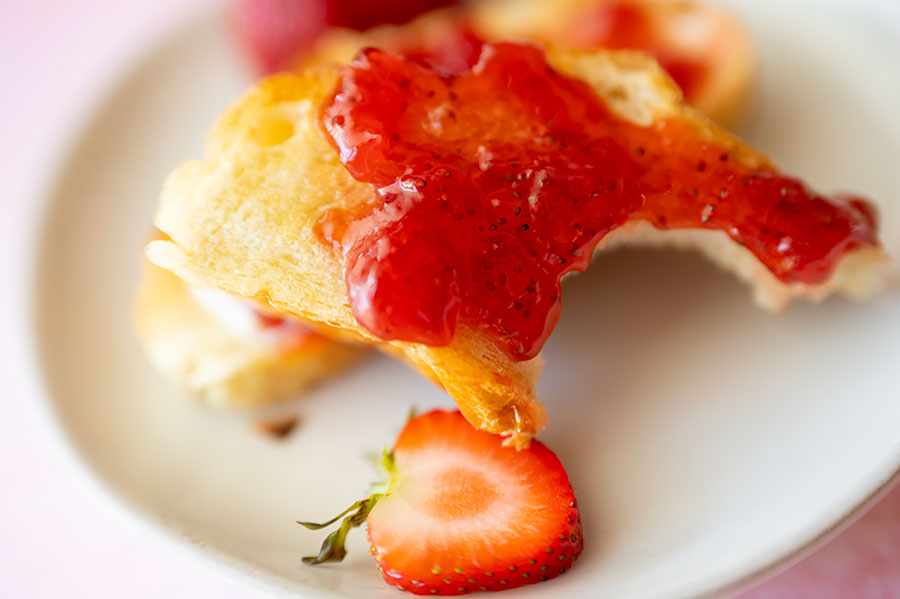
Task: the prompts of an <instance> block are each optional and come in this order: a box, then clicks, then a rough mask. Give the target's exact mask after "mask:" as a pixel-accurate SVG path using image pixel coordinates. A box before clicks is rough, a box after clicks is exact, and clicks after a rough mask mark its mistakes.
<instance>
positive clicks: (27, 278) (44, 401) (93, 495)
mask: <svg viewBox="0 0 900 599" xmlns="http://www.w3.org/2000/svg"><path fill="white" fill-rule="evenodd" d="M221 9H222V7H221V5H220V4H212V5H210V4H206V5H203V4H199V5H198V6H197V7H196V8H195V9H194V10H192V11H186V13H185V14H183V15H182V16H181V18H179V19H175V20H174V21H173V22H170V23H169V24H168V26H167V27H166V28H165V29H164V31H163V33H161V34H157V35H152V36H147V39H145V40H143V41H142V43H140V44H136V45H135V46H134V47H132V49H131V52H130V54H129V55H128V56H127V57H125V58H123V59H121V60H120V61H119V62H118V63H117V64H116V65H115V67H114V68H112V69H110V71H109V72H108V73H106V74H105V76H104V77H102V78H99V79H98V80H97V81H95V82H94V83H92V84H91V87H92V88H93V90H92V92H90V93H89V94H88V97H87V100H86V101H84V102H82V104H81V106H79V107H78V108H77V109H75V110H73V111H72V112H71V115H70V117H69V119H68V122H67V123H66V128H65V130H64V132H63V133H62V134H61V135H60V136H59V139H60V141H59V142H58V143H56V144H53V146H52V148H51V149H50V150H48V151H46V152H45V159H44V160H43V161H42V162H43V163H44V164H46V165H47V168H46V169H43V171H42V172H45V173H50V176H49V177H46V178H42V179H41V180H42V182H41V183H39V184H37V185H36V186H35V185H33V186H32V188H31V189H29V190H28V196H29V199H31V200H33V202H32V206H33V207H32V209H31V210H29V211H26V214H25V217H24V219H23V220H24V223H23V225H24V228H25V235H24V236H23V241H22V242H21V246H23V247H20V248H19V249H20V250H22V252H21V255H22V257H23V269H22V272H21V274H20V276H19V277H16V278H20V279H23V280H20V281H19V282H20V283H21V284H20V285H19V287H18V291H17V293H16V294H15V298H16V299H18V303H19V305H16V299H14V300H13V307H14V309H15V310H16V313H18V314H22V315H23V318H18V319H13V320H14V322H13V329H12V335H11V337H12V340H13V342H14V346H17V347H20V348H22V351H21V352H20V353H19V354H18V357H15V356H16V353H15V352H14V353H13V356H14V358H13V372H16V373H18V374H19V376H17V377H13V378H14V379H17V382H18V383H19V386H20V391H21V397H22V398H23V400H25V404H26V405H27V406H28V409H27V410H26V412H28V413H29V414H30V416H31V420H32V422H33V423H35V424H36V429H37V430H39V431H40V433H41V434H40V435H39V437H40V441H41V442H42V444H43V445H44V446H45V447H47V448H48V449H49V453H50V455H51V457H52V459H53V460H54V461H55V462H56V463H57V464H58V465H60V466H61V467H62V470H63V471H64V472H65V473H66V475H67V478H68V480H69V481H70V482H71V483H73V486H75V487H76V488H77V489H78V491H79V492H81V494H82V495H83V496H85V497H87V498H89V500H90V501H91V502H92V503H94V504H95V505H97V506H99V507H101V509H103V511H104V513H107V514H110V515H111V516H112V519H114V520H115V521H116V522H118V523H120V524H122V525H123V527H124V528H126V529H127V530H129V531H132V532H133V533H134V534H140V535H141V536H142V537H143V538H145V539H148V540H150V541H151V543H152V545H153V546H155V547H157V548H158V549H159V550H161V551H167V550H168V551H170V552H172V553H174V554H176V556H177V559H179V560H181V561H183V562H188V563H194V564H196V565H197V566H198V567H200V568H203V569H204V570H205V571H207V572H210V573H212V574H213V575H216V576H218V577H219V578H220V579H225V580H229V581H235V582H238V583H240V584H241V585H242V586H243V587H244V588H246V589H247V590H250V591H254V592H262V593H266V594H268V595H270V596H278V597H287V596H292V597H297V596H298V595H297V592H298V591H297V590H296V589H295V588H290V587H288V586H286V585H285V584H284V582H283V580H282V578H281V577H279V576H275V575H271V574H264V573H261V572H258V571H256V570H255V569H254V568H253V567H251V565H250V564H248V563H246V562H244V561H242V560H240V559H237V558H234V557H232V556H231V555H230V554H228V552H226V551H224V550H220V549H217V548H213V547H208V546H205V545H202V544H200V543H197V542H195V541H192V540H191V538H190V537H189V535H188V534H187V532H186V531H181V530H179V529H178V528H177V526H175V525H171V524H167V523H165V522H162V521H159V520H158V519H157V518H155V517H154V516H153V514H152V513H150V512H148V511H146V510H145V509H143V508H142V507H141V506H140V505H137V504H136V503H135V502H134V500H133V499H132V498H129V497H128V496H127V495H126V494H124V493H122V492H120V491H119V490H117V489H116V488H115V487H114V486H113V485H112V483H111V481H108V480H106V479H105V478H104V477H103V475H102V474H100V473H99V472H97V471H96V469H95V468H93V467H92V465H91V463H90V462H89V460H88V459H87V458H86V457H85V456H84V455H83V453H82V451H81V450H80V449H79V448H78V446H77V444H76V443H75V442H74V440H73V438H72V436H71V434H70V432H69V431H68V429H67V428H66V427H65V426H64V424H63V422H62V420H61V419H60V417H59V409H58V406H57V403H56V400H55V399H54V398H53V393H51V391H50V389H49V387H48V385H47V377H46V376H45V374H46V361H45V359H44V350H43V347H44V345H43V344H42V343H41V342H40V335H39V334H38V329H39V327H40V324H39V323H40V321H41V320H42V316H41V314H40V310H39V309H38V306H39V302H38V299H39V298H40V297H41V296H42V292H41V281H42V274H41V270H40V268H41V266H42V265H43V262H44V254H45V252H46V239H47V238H46V234H47V229H48V227H49V222H50V220H51V217H52V214H53V211H54V209H55V208H56V207H57V206H58V204H59V202H60V200H59V198H60V192H61V190H62V181H61V175H62V174H63V173H64V172H65V169H66V167H67V165H68V164H69V163H71V162H72V161H73V160H75V159H76V157H77V154H78V149H79V148H80V147H81V146H82V145H83V144H84V142H85V141H86V140H87V139H88V138H89V137H90V135H91V132H92V130H93V129H94V128H95V126H96V124H97V123H98V122H99V121H100V120H101V119H102V117H103V108H104V106H105V105H106V104H107V102H109V101H110V99H112V98H113V97H114V96H115V94H116V93H117V91H118V90H119V89H120V87H121V85H122V83H123V81H124V80H125V79H127V78H128V76H129V75H131V74H132V73H134V72H136V71H138V70H139V69H141V68H142V67H144V66H146V65H148V64H150V63H151V62H152V61H153V60H154V59H156V58H157V57H158V55H159V54H160V53H162V52H163V51H165V49H166V48H167V47H168V46H170V45H171V44H172V43H173V42H174V41H176V40H177V39H179V38H181V37H183V36H184V35H185V34H187V33H188V32H190V31H191V30H192V29H194V28H196V27H199V26H203V25H204V24H206V23H207V22H208V21H210V20H212V19H215V18H219V17H220V16H221V15H220V14H219V13H220V12H221ZM860 51H861V52H863V53H864V54H866V55H869V54H871V52H870V51H869V50H868V49H866V50H865V51H863V50H860ZM885 464H887V467H886V468H884V469H883V470H884V471H883V472H879V475H877V476H875V477H874V480H873V482H872V484H871V485H867V486H866V487H865V488H866V492H865V493H864V494H863V496H862V497H861V498H858V499H851V500H850V502H849V503H850V504H849V505H848V506H847V507H846V509H845V510H842V511H841V513H840V515H839V516H837V517H836V518H834V519H833V520H832V521H831V524H830V525H829V526H828V527H826V528H825V529H823V530H820V531H817V532H815V533H814V534H812V535H811V536H804V537H803V538H799V539H798V540H797V541H796V542H792V543H789V544H787V545H786V547H785V548H784V550H782V551H779V552H776V553H775V554H773V555H772V556H771V559H768V560H766V561H765V563H763V564H761V565H758V566H757V567H755V568H752V569H749V570H748V571H747V572H746V573H745V574H744V575H742V576H740V577H739V578H737V579H735V580H731V581H729V582H727V583H725V584H715V585H706V586H705V587H703V585H702V584H698V585H697V586H698V588H697V589H693V591H694V593H695V594H696V595H697V596H704V597H721V598H724V597H730V596H733V595H734V594H736V593H739V592H741V591H743V590H746V589H747V588H749V587H751V586H753V585H755V584H758V583H760V582H762V581H763V580H765V579H767V578H769V577H771V576H774V575H775V574H777V573H778V572H780V571H783V570H785V569H787V568H789V567H790V566H792V565H793V564H795V563H797V562H799V561H800V560H802V559H803V558H805V557H806V556H808V555H810V554H811V553H813V552H814V551H815V550H816V549H817V548H819V547H821V546H822V545H824V544H825V543H827V542H828V541H829V540H831V539H832V538H834V537H835V536H836V535H838V534H839V533H840V532H841V531H843V530H844V529H846V528H847V527H849V526H850V525H851V524H852V523H853V522H855V521H856V519H858V518H859V517H861V516H862V514H863V513H864V512H865V511H866V509H868V508H869V507H870V506H871V505H873V504H874V503H876V502H877V500H878V499H880V498H881V497H882V496H883V495H885V494H886V493H887V492H888V491H889V490H890V489H891V488H892V486H893V485H894V483H897V482H900V447H898V449H897V451H896V453H895V454H894V455H893V456H892V457H891V458H890V459H887V460H885ZM699 587H703V588H699ZM299 592H300V593H302V595H299V596H301V597H304V598H309V599H318V598H320V597H321V598H326V597H330V596H331V595H329V594H327V593H324V591H321V590H319V589H316V588H314V587H305V588H303V589H302V590H300V591H299Z"/></svg>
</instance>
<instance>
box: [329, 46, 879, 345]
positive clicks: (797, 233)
mask: <svg viewBox="0 0 900 599" xmlns="http://www.w3.org/2000/svg"><path fill="white" fill-rule="evenodd" d="M322 119H323V125H324V127H325V129H326V131H327V135H328V137H329V139H330V140H331V142H332V143H333V144H334V146H335V148H336V149H337V150H338V152H339V154H340V159H341V161H342V162H343V163H344V165H345V166H346V168H347V169H348V170H349V171H350V173H351V174H352V175H353V177H355V178H356V179H358V180H360V181H365V182H368V183H371V184H372V185H373V187H374V189H375V193H374V194H373V199H372V201H371V202H370V203H367V204H366V205H362V206H358V207H357V208H356V209H355V210H354V211H353V212H343V211H337V210H333V211H330V212H328V213H326V214H325V215H323V217H322V220H321V221H320V229H319V230H320V233H321V235H322V236H323V237H324V238H325V239H327V240H330V241H332V242H333V243H334V244H335V245H336V246H337V247H339V248H341V251H343V254H344V258H345V266H346V268H345V273H346V282H347V287H348V291H349V296H350V302H351V306H352V308H353V312H354V314H355V316H356V318H357V319H358V320H359V322H360V324H361V325H362V326H364V327H365V328H366V329H368V330H369V331H371V332H372V333H373V334H374V335H376V336H378V337H380V338H383V339H402V340H406V341H413V342H420V343H426V344H430V345H442V344H446V343H448V342H449V341H450V339H451V337H452V336H453V333H454V329H455V326H456V324H457V322H465V323H467V324H468V325H471V326H474V327H477V328H480V329H483V330H485V331H487V332H488V333H489V334H491V335H494V336H495V337H496V338H497V339H498V340H499V341H500V342H501V344H502V345H505V346H507V347H508V349H509V353H510V354H511V355H512V356H513V357H515V358H518V359H526V358H531V357H533V356H535V355H536V354H537V353H538V352H539V351H540V349H541V346H542V345H543V344H544V341H545V340H546V339H547V336H548V335H549V334H550V331H551V330H552V329H553V327H554V326H555V324H556V322H557V319H558V317H559V309H560V285H559V281H560V278H561V277H562V276H563V275H564V274H565V273H568V272H571V271H574V270H583V269H584V268H586V267H587V265H588V261H589V259H590V256H591V253H592V251H593V249H594V247H595V246H596V244H597V243H598V242H599V241H600V239H602V238H603V236H604V235H606V234H607V233H609V232H610V231H612V230H613V229H615V228H616V227H619V226H621V225H622V224H624V223H626V222H628V221H629V220H634V219H640V220H646V221H649V222H650V223H652V224H653V225H654V226H656V227H657V228H660V229H672V228H703V229H719V230H722V231H725V232H726V233H727V234H728V235H730V236H731V237H732V238H733V239H734V240H736V241H738V242H739V243H742V244H744V245H746V246H747V248H749V249H750V250H751V251H752V252H753V253H754V254H755V255H756V256H757V257H758V258H759V259H760V260H761V261H762V262H763V263H764V264H765V265H766V266H767V267H768V268H769V269H770V270H771V271H772V272H773V273H774V274H775V276H777V277H778V278H779V279H781V280H782V281H785V282H791V281H802V282H805V283H816V282H819V281H822V280H823V279H825V278H826V277H827V276H828V275H829V273H830V272H831V271H832V269H833V268H834V266H835V264H836V262H837V261H838V260H839V259H840V257H841V256H842V255H843V254H844V253H845V252H847V251H849V250H851V249H853V248H856V247H858V246H860V245H862V244H871V243H874V242H875V237H874V223H873V220H872V217H871V214H870V212H868V208H867V206H866V204H865V203H864V202H863V201H861V200H850V199H843V198H827V197H824V196H821V195H819V194H817V193H815V192H813V191H811V190H809V189H808V188H806V187H805V186H804V185H803V183H801V182H800V181H798V180H796V179H793V178H790V177H787V176H785V175H782V174H780V173H778V172H776V171H774V170H772V169H771V168H768V167H761V168H757V169H750V168H747V167H745V166H742V165H740V164H738V163H737V162H736V161H735V160H732V159H731V158H730V157H729V155H728V153H727V152H726V151H724V150H723V149H722V148H721V147H718V146H716V145H715V144H713V143H707V142H703V141H699V140H698V139H697V136H696V134H695V133H694V132H693V131H692V130H691V125H690V124H689V123H687V122H683V121H680V120H668V121H664V122H660V123H658V124H656V125H654V126H651V127H640V126H637V125H633V124H630V123H627V122H624V121H622V120H620V119H618V118H616V117H614V116H613V115H612V114H611V113H610V111H609V110H608V109H607V107H606V105H605V104H604V103H603V101H602V100H601V99H600V98H599V97H598V96H597V95H596V94H595V93H594V91H593V90H592V89H591V88H590V87H588V85H587V84H585V83H584V82H582V81H580V80H577V79H573V78H570V77H567V76H564V75H562V74H560V73H558V72H556V71H555V70H554V69H553V68H552V67H551V66H550V65H549V64H548V63H547V60H546V58H545V55H544V53H543V51H541V50H540V49H538V48H536V47H532V46H528V45H519V44H512V43H502V44H496V45H485V46H484V50H483V53H482V55H481V59H480V61H479V62H478V64H477V65H476V66H475V67H474V68H473V69H472V70H471V71H467V72H465V73H461V74H459V75H457V76H442V75H441V74H439V73H437V72H435V71H434V70H431V69H428V68H425V67H422V66H420V65H418V64H414V63H411V62H410V61H407V60H404V59H403V58H400V57H397V56H394V55H391V54H387V53H385V52H382V51H379V50H373V49H370V50H365V51H363V52H362V53H361V54H360V56H359V57H358V58H357V59H356V60H355V61H354V62H353V63H352V65H350V66H349V67H347V68H346V70H345V72H344V73H343V77H342V79H341V81H340V83H339V85H338V89H337V91H336V93H335V96H334V98H333V99H332V100H330V101H329V102H328V103H327V104H326V106H325V107H324V109H323V115H322Z"/></svg>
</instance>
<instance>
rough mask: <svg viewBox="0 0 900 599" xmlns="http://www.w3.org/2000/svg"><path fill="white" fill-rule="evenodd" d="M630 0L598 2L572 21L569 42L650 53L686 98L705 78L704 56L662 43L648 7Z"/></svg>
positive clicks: (692, 95)
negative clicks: (677, 49) (685, 52)
mask: <svg viewBox="0 0 900 599" xmlns="http://www.w3.org/2000/svg"><path fill="white" fill-rule="evenodd" d="M642 4H643V3H641V2H635V1H633V0H612V1H608V2H601V3H600V4H599V5H598V6H596V7H593V8H591V10H590V11H588V12H586V13H585V14H582V15H579V18H578V21H577V22H575V23H573V24H572V30H571V32H570V37H569V42H568V44H569V45H571V46H572V47H580V48H609V49H612V50H626V49H634V50H643V51H644V52H647V53H648V54H651V55H652V56H653V57H654V58H656V60H657V62H659V64H660V66H661V67H662V68H663V69H665V70H666V72H667V73H669V75H670V76H671V77H672V79H674V80H675V83H677V84H678V86H679V87H680V88H681V90H682V91H683V92H684V96H685V98H686V99H687V101H688V102H691V101H692V100H693V99H694V98H695V97H696V93H697V91H698V89H699V88H700V87H701V86H702V85H703V83H704V82H705V81H706V77H707V66H706V63H705V62H704V61H703V60H700V59H698V58H693V57H689V56H687V55H685V54H684V53H681V52H677V51H676V50H674V49H673V48H672V47H671V44H666V43H664V41H663V39H662V37H661V35H662V34H661V31H660V30H659V28H658V26H657V25H656V23H654V21H653V19H652V17H651V16H650V15H649V14H648V12H647V7H646V6H643V5H642Z"/></svg>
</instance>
